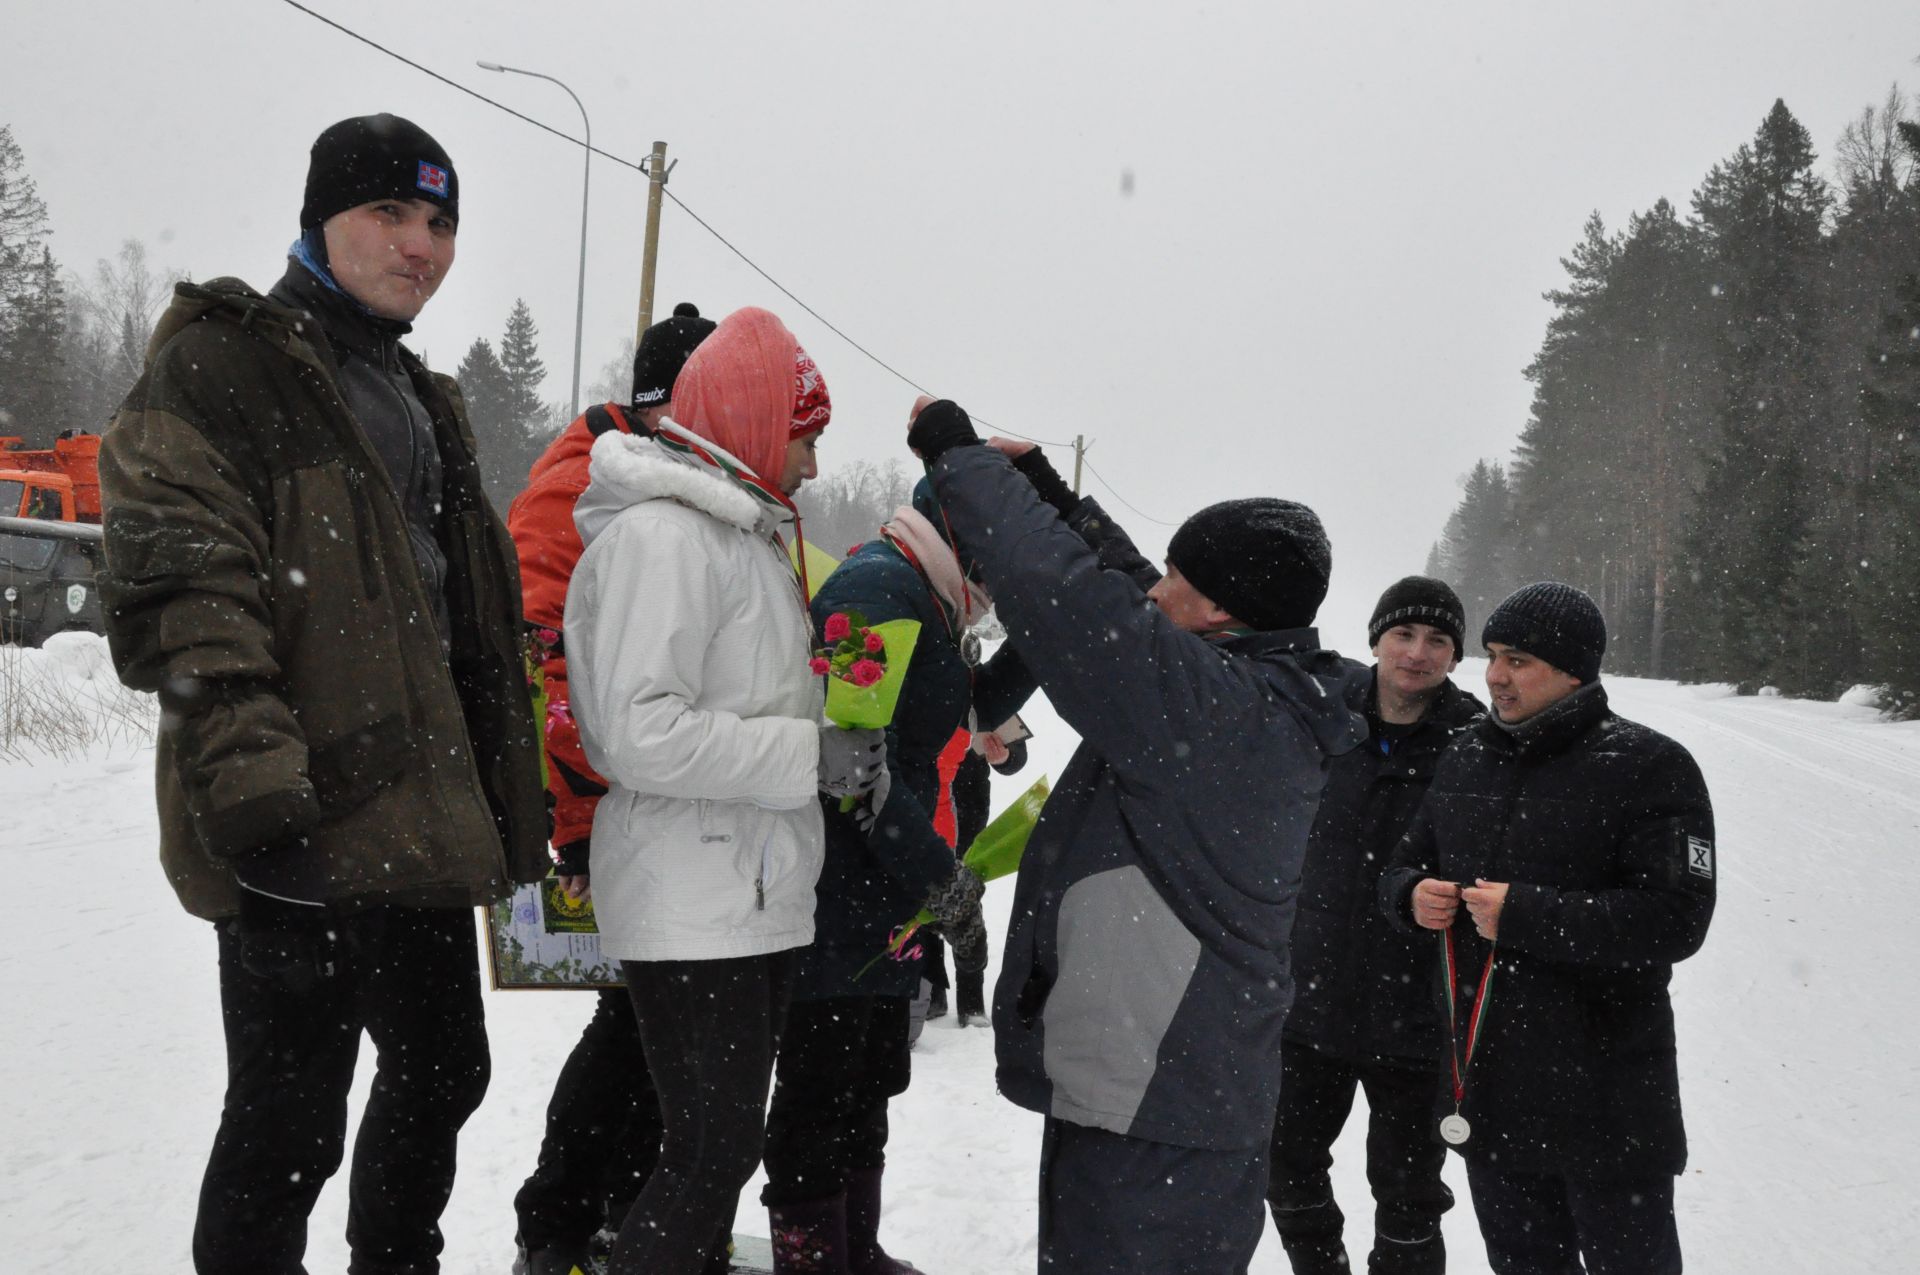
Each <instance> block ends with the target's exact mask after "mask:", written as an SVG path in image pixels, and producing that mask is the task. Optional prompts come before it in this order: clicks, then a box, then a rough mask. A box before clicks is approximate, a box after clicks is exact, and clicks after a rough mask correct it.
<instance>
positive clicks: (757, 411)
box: [673, 306, 833, 481]
mask: <svg viewBox="0 0 1920 1275" xmlns="http://www.w3.org/2000/svg"><path fill="white" fill-rule="evenodd" d="M832 412H833V408H832V403H831V402H830V401H829V400H828V398H827V385H826V381H825V380H824V379H822V377H821V375H820V369H819V368H818V367H816V366H814V362H813V359H812V358H811V357H809V356H808V354H807V352H806V351H805V350H803V349H801V348H800V342H799V341H797V340H795V339H794V335H793V333H792V332H789V331H788V330H787V325H786V324H784V323H782V322H780V320H779V319H777V318H775V317H774V316H773V314H771V313H770V312H768V311H766V310H762V309H760V308H758V307H756V306H748V307H747V308H746V309H744V310H735V311H734V312H733V313H732V314H730V315H728V316H727V317H726V318H725V319H723V320H721V322H720V326H719V327H718V328H715V329H714V332H713V335H712V336H709V337H708V338H707V339H706V340H704V341H702V342H701V343H700V345H699V346H698V348H696V349H695V350H694V352H693V354H692V356H691V357H690V358H688V359H687V364H686V366H685V367H684V368H682V369H681V370H680V376H679V379H678V380H676V381H675V382H674V383H673V419H674V420H675V421H677V422H679V423H680V424H681V425H682V426H684V427H685V428H687V429H689V430H691V431H692V432H693V433H695V434H698V435H699V436H700V437H702V438H704V439H707V440H708V441H710V442H713V443H717V444H719V445H720V446H721V447H723V448H725V449H726V450H727V451H728V452H731V453H732V454H733V455H734V457H735V458H737V459H738V460H740V461H742V462H744V463H745V464H746V465H747V466H748V467H749V468H750V469H752V470H753V472H754V473H755V474H757V475H759V476H760V477H762V478H764V479H767V480H769V481H774V480H777V479H778V478H779V477H780V471H781V470H782V469H783V468H785V462H786V450H787V443H788V442H789V441H790V440H792V439H795V438H799V437H801V436H802V435H804V434H810V433H813V432H814V431H816V430H821V429H825V428H826V426H827V420H828V418H829V417H830V416H831V415H832Z"/></svg>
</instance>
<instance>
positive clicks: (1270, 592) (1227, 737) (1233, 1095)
mask: <svg viewBox="0 0 1920 1275" xmlns="http://www.w3.org/2000/svg"><path fill="white" fill-rule="evenodd" d="M908 442H909V444H910V445H911V446H912V447H913V448H914V450H915V451H916V452H918V453H919V454H920V456H921V457H923V458H924V459H925V460H926V461H927V464H928V474H929V476H930V478H931V479H932V482H933V488H934V491H935V493H936V494H937V495H938V496H939V498H940V504H941V506H942V508H943V509H944V510H945V511H946V513H947V516H948V517H949V519H950V520H951V524H952V527H953V531H954V534H955V535H956V536H957V537H958V539H959V541H960V544H961V546H962V548H963V550H964V556H966V557H967V558H968V559H969V560H971V561H974V562H977V563H978V564H979V566H980V568H981V571H982V573H983V574H984V575H985V577H986V584H987V587H988V588H989V589H991V590H992V592H993V596H994V601H995V604H996V606H997V609H998V612H999V615H1000V617H1001V620H1002V622H1003V623H1004V624H1005V625H1006V628H1007V635H1008V640H1009V641H1010V642H1011V643H1012V644H1013V646H1014V648H1015V649H1016V650H1018V651H1019V653H1020V656H1021V658H1022V660H1024V661H1025V663H1026V665H1027V668H1028V670H1029V671H1030V672H1031V673H1032V674H1033V676H1034V678H1035V679H1036V680H1037V681H1038V682H1039V684H1040V686H1041V688H1042V689H1044V690H1045V691H1046V693H1047V697H1048V699H1049V700H1050V701H1051V702H1052V704H1053V707H1054V708H1055V709H1056V710H1057V711H1058V712H1059V713H1060V716H1061V717H1062V718H1063V719H1064V720H1065V721H1066V722H1067V724H1068V725H1070V726H1072V727H1073V728H1074V730H1075V731H1077V732H1078V733H1079V735H1080V740H1081V743H1080V747H1079V748H1078V749H1076V750H1075V752H1074V755H1073V759H1072V760H1071V761H1070V762H1068V764H1067V768H1066V771H1065V773H1063V774H1062V775H1061V777H1060V782H1059V783H1058V784H1057V785H1056V786H1055V787H1054V789H1053V795H1052V796H1051V797H1050V798H1048V801H1047V805H1046V810H1045V812H1044V813H1043V814H1042V815H1041V818H1040V823H1039V826H1038V827H1036V828H1035V830H1034V833H1033V838H1032V840H1031V841H1030V842H1029V843H1028V846H1027V851H1026V856H1025V859H1024V861H1023V862H1022V864H1021V868H1020V875H1019V880H1018V882H1017V884H1016V885H1015V888H1014V900H1013V919H1012V923H1011V927H1010V929H1009V932H1008V935H1007V943H1006V949H1005V957H1004V959H1003V961H1002V968H1001V974H1000V981H999V985H998V987H997V988H996V989H995V993H994V1004H993V1029H994V1045H995V1050H996V1053H997V1057H998V1062H999V1070H998V1073H997V1079H998V1081H999V1085H1000V1090H1001V1092H1002V1093H1004V1094H1005V1095H1006V1096H1007V1097H1008V1098H1010V1099H1011V1100H1012V1101H1014V1102H1015V1103H1017V1104H1019V1105H1020V1106H1023V1107H1026V1108H1028V1109H1029V1110H1033V1111H1038V1112H1040V1113H1042V1114H1044V1115H1045V1116H1046V1117H1047V1125H1046V1133H1045V1137H1044V1141H1043V1144H1042V1150H1041V1170H1040V1175H1041V1176H1040V1240H1039V1261H1040V1268H1041V1269H1042V1270H1043V1271H1071V1272H1073V1275H1108V1273H1112V1275H1122V1273H1132V1272H1142V1271H1152V1272H1156V1275H1175V1273H1180V1275H1225V1273H1226V1272H1240V1271H1245V1270H1246V1267H1247V1262H1248V1260H1249V1259H1250V1258H1251V1257H1252V1255H1253V1251H1254V1249H1255V1247H1256V1246H1257V1245H1258V1244H1259V1241H1260V1232H1261V1229H1262V1226H1263V1222H1264V1217H1263V1212H1262V1209H1261V1202H1262V1198H1263V1196H1264V1194H1265V1188H1266V1182H1267V1137H1268V1131H1269V1129H1270V1128H1271V1122H1272V1115H1273V1109H1274V1103H1275V1102H1276V1100H1277V1099H1278V1097H1279V1082H1280V1068H1279V1051H1280V1027H1281V1022H1282V1020H1283V1019H1284V1018H1285V1016H1286V1010H1287V1003H1288V1001H1289V1000H1290V999H1291V998H1292V993H1293V978H1292V974H1291V972H1290V970H1289V967H1288V962H1287V934H1288V931H1289V930H1290V929H1291V928H1292V924H1293V906H1294V895H1295V891H1296V882H1297V881H1298V880H1299V875H1300V858H1301V855H1302V853H1303V851H1304V849H1305V846H1306V838H1307V831H1308V829H1309V828H1310V827H1311V826H1312V824H1313V813H1314V809H1315V807H1316V806H1317V805H1318V804H1319V800H1320V790H1321V788H1322V787H1323V786H1324V784H1325V781H1326V766H1327V760H1328V758H1330V757H1333V756H1337V755H1339V754H1341V753H1344V752H1346V751H1348V750H1349V749H1351V748H1353V747H1354V746H1355V745H1357V744H1358V743H1359V742H1360V740H1361V739H1362V737H1363V735H1364V727H1363V724H1362V722H1361V720H1360V717H1359V715H1358V714H1357V713H1355V712H1353V711H1352V709H1350V708H1349V707H1348V706H1347V704H1346V702H1345V698H1344V694H1343V691H1344V684H1345V681H1346V679H1347V678H1348V677H1349V676H1350V674H1349V671H1348V669H1347V668H1346V666H1345V664H1344V662H1343V661H1341V660H1340V658H1339V657H1338V656H1336V655H1334V654H1333V653H1332V652H1330V651H1324V650H1321V649H1320V642H1319V636H1318V634H1317V632H1316V631H1315V630H1314V629H1313V628H1312V627H1311V626H1312V624H1313V619H1314V614H1315V612H1316V611H1317V610H1318V608H1319V605H1320V601H1321V599H1322V598H1323V597H1325V595H1326V589H1327V577H1328V573H1329V570H1330V568H1331V563H1332V554H1331V550H1330V548H1329V546H1328V544H1327V540H1326V536H1325V533H1324V532H1323V531H1322V530H1321V527H1320V520H1319V519H1318V518H1317V517H1315V516H1314V514H1313V511H1312V510H1310V509H1308V508H1306V507H1305V506H1303V505H1298V504H1294V503H1292V502H1290V501H1283V500H1272V499H1251V500H1237V501H1226V502H1223V503H1221V504H1218V505H1213V506H1210V507H1208V508H1206V509H1203V510H1201V511H1200V512H1199V513H1197V514H1195V515H1194V516H1193V517H1192V518H1190V519H1188V520H1187V522H1186V523H1185V524H1184V525H1183V526H1182V527H1181V528H1180V530H1179V532H1178V533H1177V534H1175V536H1174V537H1173V540H1172V542H1171V543H1170V544H1169V545H1168V548H1167V566H1168V571H1167V575H1166V576H1165V577H1164V578H1162V579H1160V580H1159V581H1158V582H1157V583H1154V584H1153V585H1152V587H1151V589H1143V587H1142V584H1143V583H1144V581H1143V579H1142V578H1141V577H1142V575H1150V574H1151V568H1146V569H1145V571H1144V572H1140V573H1138V574H1136V571H1137V569H1138V568H1139V567H1144V565H1145V564H1144V563H1138V562H1137V554H1135V555H1131V556H1132V558H1134V559H1135V560H1136V562H1135V564H1134V566H1135V569H1136V570H1128V569H1127V568H1126V567H1125V566H1124V565H1122V564H1121V562H1120V560H1119V559H1120V558H1123V557H1125V556H1127V555H1118V556H1116V555H1113V554H1112V553H1111V552H1106V553H1103V552H1102V549H1106V550H1109V551H1110V550H1111V548H1112V544H1111V539H1112V537H1113V535H1114V533H1113V531H1112V530H1111V529H1110V528H1096V527H1094V526H1092V525H1090V524H1089V523H1088V522H1087V521H1086V520H1085V518H1084V514H1085V512H1086V511H1084V510H1083V509H1081V508H1080V505H1081V503H1082V502H1080V501H1079V499H1078V498H1077V497H1075V496H1074V494H1073V493H1072V492H1071V491H1070V490H1068V489H1067V487H1066V485H1065V484H1064V483H1062V482H1060V480H1059V477H1058V475H1056V474H1053V473H1052V471H1051V469H1050V467H1046V466H1045V462H1044V460H1042V459H1041V458H1040V457H1039V454H1038V453H1037V452H1034V451H1032V450H1030V449H1028V448H1025V447H1023V445H1019V444H1000V443H999V440H996V445H997V446H998V447H999V450H995V449H994V448H989V447H985V446H981V445H980V440H979V438H978V437H977V436H976V435H975V434H974V431H973V425H972V422H971V421H969V420H968V418H967V415H966V413H965V412H963V411H961V410H960V408H959V407H957V406H956V405H954V404H953V403H951V402H946V401H941V402H938V403H934V404H932V405H930V406H928V407H926V408H925V410H923V411H922V412H920V414H919V416H918V419H917V420H916V422H915V424H914V427H913V430H912V432H911V433H910V434H909V435H908ZM1002 453H1006V454H1002ZM1016 454H1017V455H1016ZM1009 455H1014V456H1015V461H1016V464H1017V465H1018V466H1019V468H1016V467H1015V464H1009V461H1008V456H1009ZM1023 475H1024V476H1023ZM1030 484H1031V485H1030ZM1049 506H1051V507H1049ZM1076 527H1077V528H1078V530H1079V532H1080V534H1076ZM1096 545H1098V546H1101V548H1096V547H1095V546H1096ZM1103 563H1104V564H1108V565H1114V566H1121V569H1107V565H1103ZM934 907H935V911H936V913H940V914H941V915H942V916H943V919H944V912H943V908H944V907H945V903H944V901H941V900H936V901H935V905H934Z"/></svg>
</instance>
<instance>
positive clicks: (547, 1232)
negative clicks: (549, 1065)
mask: <svg viewBox="0 0 1920 1275" xmlns="http://www.w3.org/2000/svg"><path fill="white" fill-rule="evenodd" d="M661 1129H662V1126H661V1121H660V1096H659V1095H658V1094H657V1093H655V1092H654V1088H653V1075H652V1073H651V1072H649V1071H648V1070H647V1056H646V1051H645V1050H643V1049H642V1048H641V1046H640V1024H639V1022H638V1020H636V1019H635V1018H634V1016H633V1001H632V1000H631V999H629V998H628V996H627V992H626V989H625V988H608V989H606V990H604V991H602V992H601V993H600V994H599V1001H598V1003H597V1004H596V1005H595V1006H594V1010H593V1017H592V1018H591V1019H589V1020H588V1022H587V1027H586V1030H585V1031H583V1032H581V1033H580V1040H579V1043H577V1044H575V1045H574V1047H573V1052H572V1053H571V1054H569V1055H568V1056H567V1061H566V1065H565V1066H563V1067H561V1069H560V1078H559V1080H557V1081H556V1082H555V1083H554V1086H553V1098H552V1099H551V1100H550V1101H549V1102H548V1103H547V1128H546V1136H545V1137H544V1138H543V1139H542V1140H541V1142H540V1161H539V1164H538V1166H537V1167H536V1168H535V1169H534V1171H533V1176H531V1177H529V1178H528V1179H527V1180H526V1182H525V1183H524V1184H523V1185H522V1186H521V1188H520V1192H519V1194H518V1195H516V1196H514V1197H513V1208H514V1212H515V1213H516V1214H517V1215H518V1217H519V1219H520V1238H521V1241H522V1242H523V1243H525V1244H526V1246H527V1247H528V1248H529V1249H541V1248H555V1247H558V1248H578V1247H581V1246H583V1245H585V1244H586V1242H587V1241H588V1240H589V1239H590V1238H592V1236H593V1234H594V1232H596V1231H598V1230H599V1229H600V1228H601V1227H603V1226H618V1225H619V1224H620V1222H621V1219H623V1218H625V1217H626V1215H627V1210H628V1209H629V1208H631V1207H632V1206H633V1201H634V1198H635V1197H636V1196H638V1195H639V1194H640V1188H641V1187H643V1186H645V1185H646V1182H647V1178H648V1177H649V1176H651V1175H652V1173H653V1166H654V1163H655V1162H656V1161H657V1160H659V1158H660V1134H661Z"/></svg>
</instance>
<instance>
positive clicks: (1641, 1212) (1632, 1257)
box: [1467, 1158, 1680, 1275]
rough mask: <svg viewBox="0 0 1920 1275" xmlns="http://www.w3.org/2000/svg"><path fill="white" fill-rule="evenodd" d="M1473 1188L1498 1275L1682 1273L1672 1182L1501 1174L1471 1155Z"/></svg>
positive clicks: (1489, 1258)
mask: <svg viewBox="0 0 1920 1275" xmlns="http://www.w3.org/2000/svg"><path fill="white" fill-rule="evenodd" d="M1467 1187H1468V1189H1469V1190H1471V1191H1472V1192H1473V1211H1474V1214H1475V1215H1476V1216H1477V1217H1478V1219H1479V1221H1480V1235H1481V1238H1482V1239H1484V1240H1485V1241H1486V1243H1487V1265H1489V1266H1491V1267H1492V1268H1493V1270H1494V1275H1581V1272H1582V1271H1583V1270H1584V1271H1585V1272H1586V1275H1680V1233H1679V1230H1678V1229H1677V1228H1676V1226H1675V1224H1674V1220H1673V1179H1672V1178H1671V1177H1667V1176H1665V1175H1662V1176H1660V1177H1655V1178H1645V1179H1641V1178H1635V1179H1630V1180H1621V1179H1594V1178H1562V1177H1553V1176H1542V1175H1534V1174H1525V1173H1498V1172H1495V1171H1493V1170H1491V1169H1489V1168H1487V1167H1486V1166H1485V1164H1484V1163H1483V1162H1481V1161H1477V1160H1474V1159H1472V1158H1469V1159H1468V1160H1467ZM1583 1263H1584V1266H1583Z"/></svg>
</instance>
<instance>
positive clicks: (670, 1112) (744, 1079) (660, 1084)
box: [608, 951, 796, 1275]
mask: <svg viewBox="0 0 1920 1275" xmlns="http://www.w3.org/2000/svg"><path fill="white" fill-rule="evenodd" d="M795 957H796V953H795V952H793V951H786V952H775V953H773V954H771V955H767V956H742V957H731V958H727V959H724V960H713V961H622V962H621V963H620V968H621V970H622V971H623V972H624V973H625V975H626V979H627V994H628V995H629V996H630V997H631V998H632V1000H633V1009H634V1015H635V1017H637V1018H638V1019H639V1020H640V1041H641V1044H642V1045H643V1046H644V1048H645V1050H646V1055H647V1068H648V1070H649V1071H651V1072H652V1073H653V1083H654V1086H655V1088H656V1089H657V1091H658V1092H659V1095H660V1115H661V1119H662V1122H663V1123H664V1126H665V1139H664V1141H663V1142H662V1144H661V1147H660V1159H659V1161H658V1162H657V1163H656V1164H655V1166H654V1170H653V1174H652V1176H650V1177H649V1178H648V1179H647V1184H646V1186H645V1187H643V1188H642V1189H641V1191H640V1196H639V1198H638V1199H636V1200H635V1201H634V1202H633V1207H632V1208H631V1209H629V1210H628V1211H627V1217H626V1221H625V1222H624V1223H622V1225H621V1227H620V1237H619V1239H618V1240H617V1241H616V1242H615V1244H614V1248H613V1261H612V1264H611V1265H610V1266H609V1268H608V1269H609V1271H610V1272H611V1275H698V1272H700V1271H701V1270H703V1269H705V1268H706V1266H707V1264H708V1262H709V1261H710V1259H711V1258H712V1256H713V1254H714V1252H715V1251H716V1247H717V1246H719V1245H721V1244H724V1243H725V1241H726V1239H727V1238H728V1233H729V1232H730V1231H731V1230H732V1226H733V1209H734V1205H735V1204H736V1203H737V1202H738V1200H739V1197H740V1191H741V1189H742V1188H743V1187H745V1186H746V1184H747V1179H749V1178H751V1177H752V1176H753V1171H754V1169H755V1168H757V1167H758V1166H759V1164H760V1149H761V1145H762V1141H763V1139H764V1137H765V1133H766V1109H767V1084H768V1082H769V1081H770V1080H771V1079H772V1076H773V1059H774V1054H775V1053H776V1052H777V1051H778V1049H779V1047H780V1032H781V1029H782V1028H783V1027H784V1026H785V1023H786V1016H787V1005H788V1002H789V1001H791V1000H792V998H793V971H794V962H795Z"/></svg>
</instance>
